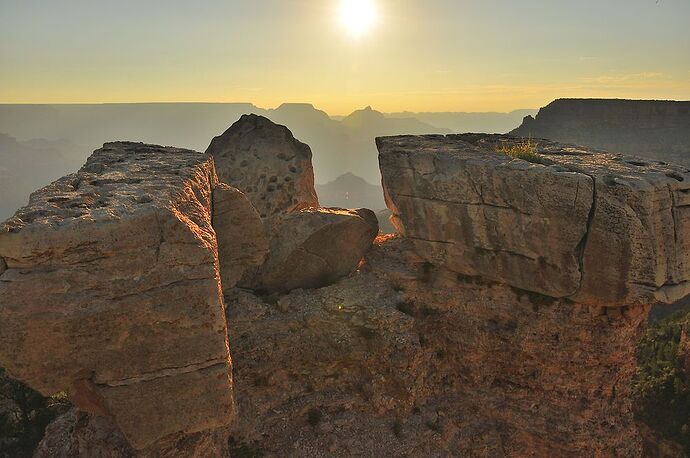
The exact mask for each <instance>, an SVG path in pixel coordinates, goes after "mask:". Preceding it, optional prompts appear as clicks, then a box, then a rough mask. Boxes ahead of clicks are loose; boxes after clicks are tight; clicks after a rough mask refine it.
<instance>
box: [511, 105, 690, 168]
mask: <svg viewBox="0 0 690 458" xmlns="http://www.w3.org/2000/svg"><path fill="white" fill-rule="evenodd" d="M511 134H513V135H518V136H521V137H533V138H548V139H550V140H555V141H559V142H565V143H574V144H578V145H582V146H588V147H591V148H599V149H603V150H606V151H614V152H620V153H626V154H636V155H640V156H644V157H647V158H649V159H655V160H661V161H665V162H675V163H679V164H683V165H686V166H690V101H687V102H677V101H662V100H615V99H558V100H555V101H553V102H551V103H550V104H549V105H547V106H546V107H544V108H542V109H541V110H539V113H538V114H537V116H536V117H532V116H527V117H525V119H524V121H523V123H522V125H521V126H520V127H518V128H517V129H514V130H513V131H512V132H511Z"/></svg>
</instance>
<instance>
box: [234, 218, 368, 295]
mask: <svg viewBox="0 0 690 458" xmlns="http://www.w3.org/2000/svg"><path fill="white" fill-rule="evenodd" d="M270 232H271V234H273V236H272V239H271V242H270V251H269V254H268V256H267V257H266V260H265V262H264V264H263V265H262V266H261V267H260V268H259V269H258V271H257V272H256V273H255V274H254V276H253V277H252V278H249V279H247V282H246V285H247V286H249V287H251V288H253V289H257V290H266V291H274V292H286V291H290V290H293V289H297V288H318V287H322V286H326V285H329V284H331V283H334V282H335V281H337V280H339V279H340V278H342V277H345V276H346V275H349V274H350V273H352V272H354V271H355V270H356V269H357V266H358V265H359V262H360V261H361V260H362V257H363V256H364V254H365V253H366V251H367V250H368V249H369V248H370V247H371V244H372V242H373V240H374V239H375V238H376V235H377V234H378V221H377V220H376V215H375V214H374V212H372V211H371V210H367V209H360V210H344V209H333V208H331V209H327V208H320V209H309V210H302V211H300V212H295V213H291V214H287V215H285V216H283V217H282V218H277V219H276V220H274V221H273V227H272V228H271V229H270Z"/></svg>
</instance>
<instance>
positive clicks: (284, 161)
mask: <svg viewBox="0 0 690 458" xmlns="http://www.w3.org/2000/svg"><path fill="white" fill-rule="evenodd" d="M206 152H207V153H209V154H211V155H212V156H213V157H214V159H215V161H216V170H217V173H218V177H219V179H220V181H222V182H224V183H227V184H230V185H232V186H235V187H236V188H238V189H239V190H240V191H242V192H243V193H245V194H246V195H247V197H249V199H250V200H251V201H252V203H253V204H254V207H256V209H257V210H258V211H259V214H260V215H261V217H262V218H268V217H271V216H274V215H279V214H281V213H286V212H290V211H294V210H300V209H305V208H312V207H318V206H319V200H318V198H317V197H316V191H315V190H314V169H313V167H312V163H311V149H310V148H309V146H308V145H306V144H304V143H302V142H300V141H298V140H296V139H295V137H294V136H293V135H292V133H291V132H290V130H289V129H288V128H287V127H285V126H281V125H278V124H274V123H273V122H271V121H270V120H269V119H267V118H264V117H263V116H257V115H244V116H242V117H241V118H240V120H239V121H237V122H236V123H235V124H233V125H232V126H231V127H230V128H229V129H228V130H227V131H225V133H223V134H222V135H220V136H218V137H216V138H214V139H213V141H212V142H211V145H210V146H209V147H208V149H207V150H206Z"/></svg>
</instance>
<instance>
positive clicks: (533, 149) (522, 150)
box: [496, 138, 549, 165]
mask: <svg viewBox="0 0 690 458" xmlns="http://www.w3.org/2000/svg"><path fill="white" fill-rule="evenodd" d="M496 151H497V152H499V153H501V154H505V155H506V156H510V157H512V158H515V159H522V160H523V161H527V162H531V163H533V164H542V165H547V164H548V163H549V162H548V161H547V160H546V159H544V158H543V157H542V156H541V155H540V154H539V153H537V144H536V143H533V142H532V139H531V138H528V139H526V140H523V141H520V142H515V143H513V142H511V143H503V144H502V145H501V146H499V147H498V149H497V150H496Z"/></svg>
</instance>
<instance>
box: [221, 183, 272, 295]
mask: <svg viewBox="0 0 690 458" xmlns="http://www.w3.org/2000/svg"><path fill="white" fill-rule="evenodd" d="M213 228H214V229H215V231H216V236H217V237H218V258H219V259H220V274H221V279H222V283H223V290H224V291H226V290H229V289H231V288H233V287H234V286H235V285H236V284H237V283H238V282H239V281H240V280H241V279H242V277H243V276H244V275H245V273H246V272H247V271H249V270H251V269H252V268H254V267H256V266H258V265H261V264H262V263H263V261H264V258H265V257H266V254H267V253H268V242H269V235H268V232H267V230H266V228H265V227H264V224H263V222H262V220H261V217H260V216H259V212H257V211H256V209H255V208H254V206H253V205H252V203H251V202H250V201H249V199H248V198H247V196H245V195H244V194H243V193H242V192H241V191H240V190H239V189H236V188H233V187H232V186H229V185H227V184H225V183H219V184H218V186H216V188H215V189H214V190H213Z"/></svg>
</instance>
